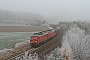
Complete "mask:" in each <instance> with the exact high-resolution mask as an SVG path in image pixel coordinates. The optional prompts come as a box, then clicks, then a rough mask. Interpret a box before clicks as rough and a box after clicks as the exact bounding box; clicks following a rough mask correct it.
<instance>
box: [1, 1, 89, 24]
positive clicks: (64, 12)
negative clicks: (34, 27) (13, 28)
mask: <svg viewBox="0 0 90 60" xmlns="http://www.w3.org/2000/svg"><path fill="white" fill-rule="evenodd" d="M0 9H3V10H10V11H22V12H34V13H39V14H41V15H42V16H43V17H44V19H46V20H47V21H48V22H51V23H58V22H59V21H74V20H89V19H90V0H0Z"/></svg>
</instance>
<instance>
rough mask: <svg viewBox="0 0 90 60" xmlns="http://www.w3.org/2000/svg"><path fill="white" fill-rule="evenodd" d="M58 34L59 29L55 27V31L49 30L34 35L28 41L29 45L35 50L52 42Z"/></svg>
mask: <svg viewBox="0 0 90 60" xmlns="http://www.w3.org/2000/svg"><path fill="white" fill-rule="evenodd" d="M59 32H60V28H59V27H57V28H56V29H49V30H46V31H41V32H37V33H34V34H33V35H32V36H31V39H30V45H31V46H32V47H33V48H37V47H39V46H41V45H43V44H45V43H47V42H49V41H50V40H52V39H53V38H54V37H56V36H57V35H58V34H59Z"/></svg>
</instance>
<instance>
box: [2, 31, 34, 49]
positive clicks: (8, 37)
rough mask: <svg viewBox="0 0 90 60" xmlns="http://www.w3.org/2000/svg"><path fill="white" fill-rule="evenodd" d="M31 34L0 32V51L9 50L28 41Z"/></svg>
mask: <svg viewBox="0 0 90 60" xmlns="http://www.w3.org/2000/svg"><path fill="white" fill-rule="evenodd" d="M32 34H33V32H0V49H4V48H11V47H13V46H14V45H15V44H16V43H20V42H22V41H25V40H30V36H31V35H32Z"/></svg>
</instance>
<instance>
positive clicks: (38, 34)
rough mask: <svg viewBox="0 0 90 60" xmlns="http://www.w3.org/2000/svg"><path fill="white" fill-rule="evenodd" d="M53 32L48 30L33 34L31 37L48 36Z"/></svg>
mask: <svg viewBox="0 0 90 60" xmlns="http://www.w3.org/2000/svg"><path fill="white" fill-rule="evenodd" d="M53 31H55V30H53V29H50V30H46V31H41V32H37V33H34V34H33V36H42V35H45V34H48V33H50V32H53Z"/></svg>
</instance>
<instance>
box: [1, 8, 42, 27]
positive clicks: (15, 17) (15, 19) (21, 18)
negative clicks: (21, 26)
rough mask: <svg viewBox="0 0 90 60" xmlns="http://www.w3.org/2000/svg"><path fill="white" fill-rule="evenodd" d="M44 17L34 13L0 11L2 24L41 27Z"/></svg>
mask: <svg viewBox="0 0 90 60" xmlns="http://www.w3.org/2000/svg"><path fill="white" fill-rule="evenodd" d="M42 20H43V17H42V16H41V15H40V14H37V13H32V12H14V11H9V10H2V9H0V23H26V24H36V25H40V24H41V21H42Z"/></svg>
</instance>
